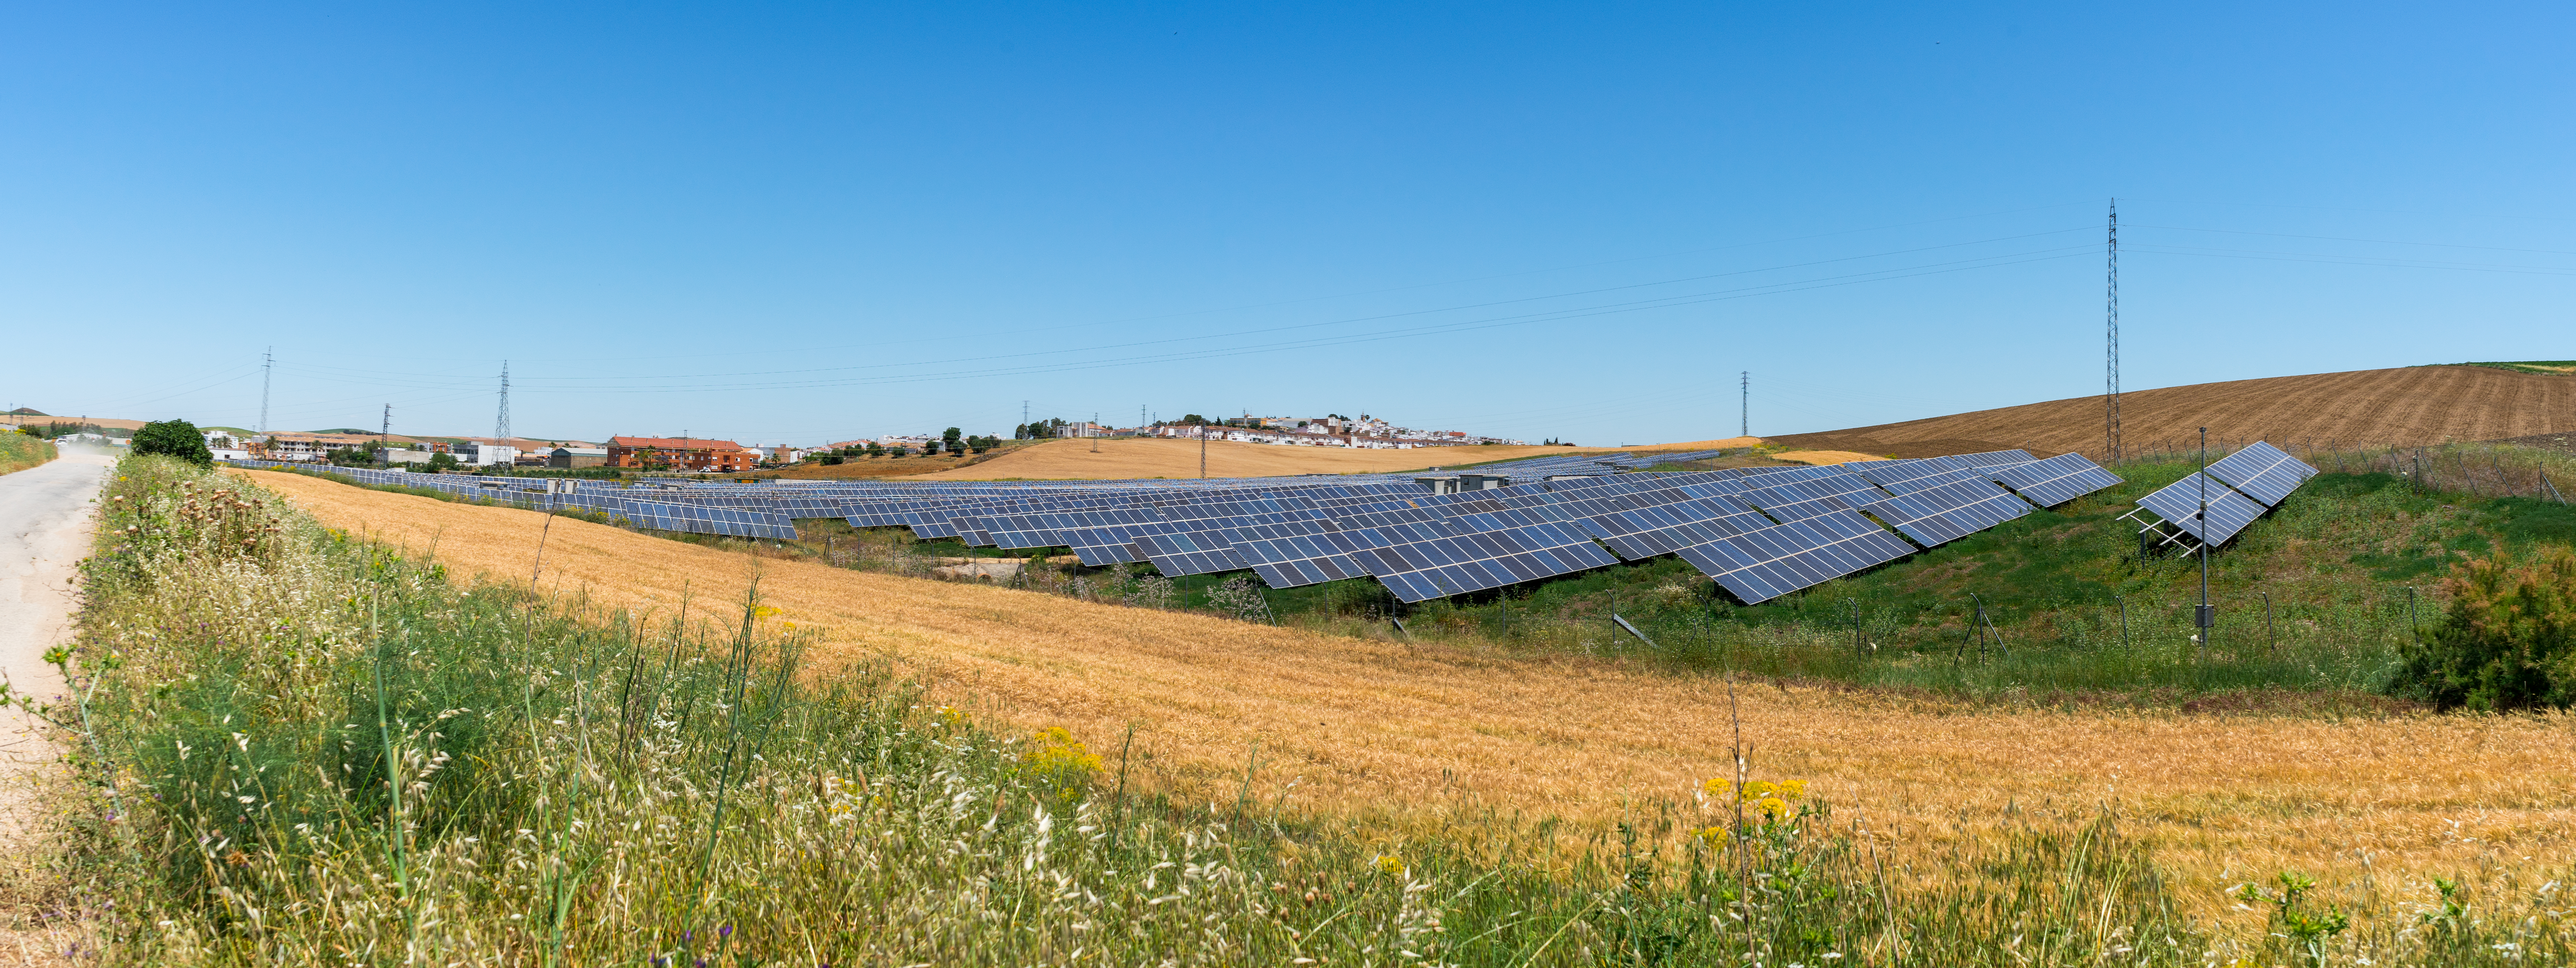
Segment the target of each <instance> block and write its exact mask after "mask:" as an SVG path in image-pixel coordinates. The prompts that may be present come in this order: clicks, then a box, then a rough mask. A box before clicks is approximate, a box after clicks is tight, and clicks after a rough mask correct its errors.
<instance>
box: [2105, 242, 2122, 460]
mask: <svg viewBox="0 0 2576 968" xmlns="http://www.w3.org/2000/svg"><path fill="white" fill-rule="evenodd" d="M2110 253H2111V255H2110V259H2111V265H2110V281H2109V283H2108V286H2109V291H2108V293H2107V295H2106V296H2105V300H2106V302H2107V305H2106V307H2105V320H2104V323H2103V349H2102V453H2103V455H2104V458H2103V459H2104V460H2108V461H2118V460H2119V459H2120V200H2119V199H2116V198H2115V199H2112V200H2111V244H2110Z"/></svg>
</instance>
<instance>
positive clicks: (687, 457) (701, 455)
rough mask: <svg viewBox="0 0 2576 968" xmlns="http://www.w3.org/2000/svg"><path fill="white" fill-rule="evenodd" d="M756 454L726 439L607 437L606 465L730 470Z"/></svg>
mask: <svg viewBox="0 0 2576 968" xmlns="http://www.w3.org/2000/svg"><path fill="white" fill-rule="evenodd" d="M759 459H760V455H758V454H754V453H750V452H747V451H745V450H743V447H742V445H741V444H737V443H734V442H733V441H730V440H702V439H699V438H695V437H610V438H608V466H610V467H634V468H642V469H645V470H671V471H706V472H709V473H716V474H730V473H733V472H735V471H745V470H750V469H751V465H752V464H753V462H755V461H758V460H759Z"/></svg>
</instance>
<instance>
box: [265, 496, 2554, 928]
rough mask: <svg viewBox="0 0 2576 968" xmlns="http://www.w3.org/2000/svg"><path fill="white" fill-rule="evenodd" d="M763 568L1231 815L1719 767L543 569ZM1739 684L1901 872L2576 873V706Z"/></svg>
mask: <svg viewBox="0 0 2576 968" xmlns="http://www.w3.org/2000/svg"><path fill="white" fill-rule="evenodd" d="M238 473H240V474H241V476H242V477H243V478H245V479H247V480H252V481H256V482H258V483H260V484H262V485H265V486H267V487H269V488H272V489H274V490H276V491H278V492H280V493H282V494H285V495H287V496H288V497H289V499H290V500H291V501H292V502H293V503H295V504H296V505H297V506H299V507H302V508H303V509H305V510H306V511H309V512H311V513H312V514H313V515H314V516H316V517H318V518H320V519H321V520H322V521H323V522H324V523H325V524H328V525H331V526H333V527H338V528H343V529H349V530H351V531H353V532H357V533H360V534H362V535H366V536H371V537H374V538H376V539H379V540H382V541H385V542H387V543H389V544H394V545H399V546H403V547H407V548H409V549H410V550H411V552H412V553H414V554H419V553H421V552H423V551H424V550H425V549H428V548H431V547H433V546H434V547H435V548H436V554H437V556H438V558H439V560H440V561H441V562H443V563H445V564H446V565H448V566H449V568H450V570H451V571H452V572H454V573H455V574H458V575H460V576H470V575H476V574H483V575H488V576H491V577H492V579H493V580H497V581H504V582H510V583H514V584H516V583H524V582H526V581H527V580H528V576H529V570H530V567H531V565H532V564H533V563H534V557H533V556H534V552H535V548H536V544H537V537H538V532H539V529H540V527H542V526H543V525H544V516H543V515H539V514H537V513H534V512H529V511H518V510H511V509H506V508H493V507H479V506H473V505H465V504H451V503H443V502H439V501H434V500H431V499H428V498H422V497H412V496H407V495H397V494H387V493H382V492H377V491H368V490H362V489H359V488H354V487H349V486H345V485H340V484H333V483H329V482H326V481H321V480H317V479H313V478H308V477H301V476H295V475H289V474H277V473H267V472H238ZM755 568H760V569H763V570H764V572H765V574H764V577H763V579H762V582H761V590H762V593H763V595H764V597H765V598H766V600H767V602H768V603H769V604H771V605H774V606H777V607H780V608H782V609H784V610H785V613H784V614H783V615H781V616H780V617H779V618H780V620H783V621H792V622H795V623H798V625H799V626H800V627H802V628H804V629H806V630H807V631H809V632H813V633H816V634H818V635H819V636H820V638H821V640H822V641H821V644H820V645H819V647H818V652H820V653H821V654H824V655H839V656H844V657H878V658H882V659H884V660H888V661H892V662H895V663H896V664H897V665H898V666H899V667H901V668H904V669H906V670H908V671H910V672H913V673H915V674H918V675H921V676H924V677H926V678H927V679H929V680H931V681H932V682H934V683H935V684H936V685H935V688H936V689H937V690H939V692H940V693H941V694H942V695H941V698H942V699H943V700H944V701H950V702H957V703H961V704H971V708H973V709H975V710H977V712H976V715H978V716H979V717H982V718H985V719H987V720H989V721H995V722H999V723H1002V724H1006V725H1009V726H1015V727H1018V728H1024V729H1025V728H1033V727H1043V726H1053V725H1062V726H1066V727H1068V728H1070V729H1071V730H1072V731H1073V732H1074V734H1075V735H1076V736H1077V737H1079V738H1080V739H1082V740H1084V741H1086V742H1088V743H1089V744H1091V748H1092V749H1094V750H1098V751H1105V752H1108V753H1110V754H1111V755H1113V756H1114V755H1115V751H1116V750H1117V749H1118V747H1119V742H1120V738H1121V736H1122V735H1123V734H1124V732H1125V730H1126V729H1127V728H1128V727H1129V726H1130V725H1131V724H1132V725H1134V726H1136V727H1137V732H1136V740H1135V742H1136V749H1137V757H1138V758H1137V761H1136V762H1137V764H1138V768H1137V769H1138V772H1137V779H1138V782H1141V783H1148V784H1153V785H1157V786H1160V787H1162V788H1165V789H1170V790H1175V791H1180V792H1185V793H1201V794H1213V795H1216V796H1220V797H1222V798H1225V799H1226V800H1227V801H1228V802H1232V800H1233V798H1235V797H1236V796H1237V795H1238V793H1237V787H1236V786H1235V784H1237V783H1239V782H1242V780H1243V778H1244V772H1245V771H1244V766H1245V763H1246V761H1247V758H1248V757H1249V755H1250V753H1251V750H1252V749H1253V746H1254V744H1255V743H1256V742H1257V743H1258V744H1259V750H1260V752H1259V756H1260V764H1261V765H1260V768H1259V770H1258V771H1257V773H1256V775H1255V776H1253V777H1252V779H1251V783H1252V795H1253V796H1255V797H1259V798H1262V799H1263V800H1271V799H1274V798H1280V797H1284V798H1285V803H1286V805H1287V809H1289V810H1291V811H1296V810H1308V811H1322V812H1337V813H1365V814H1382V815H1391V816H1393V817H1396V818H1398V819H1403V818H1414V819H1415V820H1418V821H1419V822H1420V825H1419V826H1416V827H1414V828H1413V829H1419V830H1424V831H1426V832H1428V833H1430V834H1431V835H1437V827H1436V824H1437V823H1438V818H1439V817H1441V816H1443V815H1445V814H1448V813H1451V812H1453V811H1454V812H1471V813H1472V812H1477V811H1482V810H1486V809H1493V810H1496V811H1499V812H1501V813H1503V814H1504V815H1512V814H1519V815H1522V816H1525V817H1532V818H1535V817H1538V816H1543V815H1553V816H1557V817H1562V818H1566V819H1568V820H1572V821H1575V822H1577V823H1582V824H1593V825H1606V824H1607V823H1608V822H1609V821H1612V820H1616V819H1618V818H1619V817H1621V816H1622V815H1623V812H1626V811H1634V810H1638V809H1646V810H1652V809H1654V808H1653V807H1652V806H1648V805H1650V804H1653V803H1655V802H1657V801H1660V800H1665V799H1684V800H1685V801H1686V798H1687V796H1688V791H1689V789H1690V788H1691V787H1692V786H1693V785H1694V784H1696V783H1698V782H1700V781H1702V780H1705V779H1707V778H1709V777H1713V776H1718V775H1721V774H1723V773H1725V772H1727V771H1728V770H1729V769H1730V767H1729V765H1728V759H1727V743H1728V737H1729V735H1730V722H1729V719H1728V708H1729V706H1730V696H1729V691H1728V690H1727V688H1726V687H1725V685H1724V683H1723V682H1722V681H1720V680H1716V679H1710V678H1693V677H1683V676H1676V675H1670V674H1664V673H1657V672H1652V671H1648V670H1645V669H1641V668H1638V667H1635V666H1632V665H1629V664H1626V663H1623V662H1620V661H1617V660H1615V659H1606V658H1557V659H1546V660H1533V659H1524V658H1515V657H1511V656H1505V655H1496V654H1484V653H1475V652H1468V651H1462V650H1458V649H1452V648H1448V647H1442V646H1431V645H1413V644H1407V643H1400V642H1389V641H1373V640H1362V639H1351V638H1340V637H1331V636H1325V635H1321V634H1317V633H1312V632H1306V631H1301V630H1296V629H1281V628H1272V627H1268V626H1259V625H1250V624H1245V623H1240V622H1231V621H1225V620H1221V619H1216V618H1209V617H1204V616H1198V615H1190V614H1180V613H1169V612H1158V611H1149V610H1142V609H1131V608H1125V607H1121V606H1116V605H1104V604H1093V603H1088V602H1082V601H1075V600H1070V599H1066V598H1061V597H1055V596H1050V595H1045V594H1041V593H1035V592H1023V591H1013V590H1009V589H1004V588H996V587H990V586H984V585H969V584H947V583H939V582H931V581H923V580H917V579H908V578H899V577H893V576H888V575H879V574H868V573H861V572H853V571H846V570H841V569H834V568H829V567H826V566H823V565H819V564H811V563H802V562H787V561H775V560H769V561H755V560H754V559H751V558H748V557H746V556H744V555H742V554H739V553H729V552H725V551H720V550H716V549H712V548H707V547H703V546H699V545H692V544H683V543H679V542H675V541H667V540H662V539H658V538H652V537H648V536H644V535H639V534H634V533H631V532H627V531H621V530H617V529H614V528H610V527H606V526H602V525H595V524H589V523H585V522H580V521H571V520H557V521H555V522H554V524H553V533H552V535H551V537H550V538H549V540H548V542H547V544H546V551H545V572H544V578H543V581H542V582H541V584H542V585H543V587H545V588H547V589H549V590H552V591H554V592H555V593H557V594H560V595H564V596H567V597H570V596H575V595H587V596H588V597H589V600H590V601H591V602H592V603H593V604H595V605H604V606H607V607H613V608H637V609H651V610H653V612H654V614H655V615H656V616H659V617H662V618H667V617H668V616H669V615H670V614H671V613H672V612H673V610H674V609H676V608H678V607H679V604H680V602H681V599H682V596H683V595H684V594H694V595H695V596H696V597H695V599H694V602H695V608H696V609H697V610H698V611H697V613H696V614H702V615H703V614H709V613H711V612H716V611H718V610H720V609H724V608H726V607H727V606H725V605H723V604H721V603H723V602H724V601H725V600H726V599H735V600H736V601H738V598H736V597H737V596H739V595H740V594H741V593H742V591H743V588H744V586H745V584H746V582H747V581H748V580H749V578H750V576H751V574H752V572H753V570H754V569H755ZM731 607H732V608H735V609H738V608H739V607H740V606H739V605H738V604H737V605H733V606H731ZM733 614H737V615H738V614H739V612H738V611H736V612H734V613H733ZM1735 692H1736V697H1735V698H1736V700H1737V701H1740V704H1741V708H1742V715H1743V729H1744V735H1745V737H1746V738H1747V739H1749V740H1751V741H1753V742H1754V743H1755V744H1756V751H1755V754H1754V770H1755V775H1756V776H1757V777H1775V778H1805V779H1808V780H1810V781H1812V783H1813V785H1814V786H1813V789H1814V791H1815V792H1816V793H1817V794H1819V795H1821V796H1823V797H1824V798H1826V799H1827V800H1829V801H1831V802H1832V803H1833V804H1834V808H1835V811H1836V816H1837V818H1838V819H1845V820H1849V819H1860V820H1865V821H1866V824H1867V826H1868V827H1869V828H1870V829H1871V830H1873V831H1876V832H1878V836H1880V837H1882V838H1883V839H1882V841H1881V843H1883V844H1884V847H1883V849H1885V850H1888V851H1891V852H1893V853H1894V854H1896V855H1897V856H1896V857H1895V858H1893V859H1891V860H1890V861H1889V865H1890V866H1891V867H1895V866H1898V865H1900V864H1902V863H1903V861H1904V859H1906V858H1908V857H1921V856H1929V855H1931V854H1933V853H1935V852H1938V851H1941V850H1942V849H1943V848H1944V845H1945V844H1946V843H1947V842H1948V840H1949V839H1950V838H1954V837H1960V836H1978V835H1979V832H1980V831H1984V830H1989V829H1992V828H1993V827H1995V826H1996V825H1998V824H2002V823H2005V822H2008V821H2007V818H2008V817H2011V816H2012V815H2013V812H2014V811H2015V810H2016V809H2018V810H2022V811H2041V812H2049V811H2063V812H2065V813H2067V814H2070V815H2073V816H2076V817H2087V816H2090V815H2092V813H2093V812H2094V811H2098V810H2101V809H2105V808H2112V809H2117V810H2118V811H2120V813H2121V815H2122V826H2123V828H2124V829H2125V830H2127V831H2128V832H2129V833H2131V834H2133V835H2142V836H2144V837H2145V838H2146V840H2147V842H2149V843H2151V844H2153V845H2154V849H2155V850H2156V851H2157V852H2158V855H2159V857H2160V858H2161V859H2162V860H2163V861H2164V862H2165V863H2166V864H2168V865H2170V867H2171V868H2172V869H2173V870H2174V871H2175V872H2177V874H2179V875H2180V876H2181V877H2182V879H2183V883H2182V884H2181V885H2180V886H2181V888H2182V896H2183V897H2184V898H2186V899H2187V903H2191V904H2194V905H2198V906H2200V910H2199V911H2198V912H2196V913H2201V914H2210V915H2218V914H2226V913H2227V912H2229V911H2231V910H2233V908H2232V902H2230V901H2228V900H2226V898H2225V895H2224V891H2225V889H2226V888H2227V887H2229V886H2231V885H2232V884H2233V883H2235V882H2237V881H2242V880H2244V879H2246V878H2249V877H2254V876H2260V875H2261V874H2262V873H2264V872H2269V871H2276V870H2298V871H2304V872H2306V873H2309V874H2311V875H2317V876H2319V877H2320V879H2322V880H2324V881H2326V882H2327V883H2329V884H2353V883H2358V882H2360V881H2361V880H2362V879H2364V878H2366V877H2374V876H2375V877H2377V878H2379V879H2381V880H2383V881H2387V882H2388V883H2392V884H2402V883H2409V882H2415V883H2421V882H2423V881H2424V879H2426V878H2429V877H2431V876H2433V875H2442V876H2457V875H2458V874H2460V873H2462V872H2467V871H2475V870H2483V871H2489V872H2493V871H2497V870H2500V869H2502V870H2514V871H2522V872H2526V873H2528V874H2530V875H2533V876H2532V877H2531V882H2532V883H2537V882H2538V881H2539V880H2542V879H2545V876H2554V874H2555V873H2556V872H2557V871H2560V870H2563V868H2564V866H2565V865H2566V864H2568V863H2569V862H2571V861H2576V841H2571V838H2576V795H2571V794H2572V793H2576V764H2571V761H2570V759H2569V756H2568V752H2567V751H2568V749H2569V740H2570V737H2571V735H2576V720H2571V719H2570V718H2569V717H2566V716H2563V715H2537V716H2456V717H2435V716H2429V715H2405V716H2394V717H2386V718H2367V717H2352V718H2345V719H2340V720H2333V721H2328V720H2321V719H2306V718H2295V717H2282V716H2266V715H2229V716H2219V715H2210V716H2200V715H2185V714H2142V713H2132V712H2118V711H2096V712H2080V713H2068V712H2041V711H2036V710H2032V711H1997V710H1995V709H1992V708H1990V707H1981V708H1969V707H1959V706H1953V705H1948V704H1944V703H1941V702H1937V701H1932V700H1926V699H1921V698H1909V697H1904V696H1887V695H1868V694H1854V693H1848V692H1829V691H1821V690H1812V689H1798V688H1776V687H1773V686H1768V685H1764V686H1752V687H1742V688H1739V689H1737V690H1736V691H1735ZM1148 757H1150V759H1148ZM2227 916H2230V917H2234V916H2237V915H2235V914H2227Z"/></svg>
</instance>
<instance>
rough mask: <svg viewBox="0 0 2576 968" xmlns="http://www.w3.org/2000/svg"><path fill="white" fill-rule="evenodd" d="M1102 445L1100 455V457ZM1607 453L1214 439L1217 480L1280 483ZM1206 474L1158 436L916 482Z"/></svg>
mask: <svg viewBox="0 0 2576 968" xmlns="http://www.w3.org/2000/svg"><path fill="white" fill-rule="evenodd" d="M1094 444H1097V445H1098V447H1099V453H1093V452H1092V449H1093V445H1094ZM1613 449H1626V450H1639V449H1641V448H1634V447H1630V448H1600V447H1590V448H1581V447H1425V448H1419V449H1415V450H1353V449H1350V448H1344V447H1287V446H1281V445H1278V444H1244V443H1235V442H1232V441H1214V440H1211V441H1209V442H1208V444H1207V476H1209V477H1279V476H1284V475H1289V474H1385V473H1394V472H1400V471H1412V470H1421V469H1423V468H1427V467H1442V466H1449V465H1455V464H1466V463H1481V462H1484V461H1489V460H1510V459H1513V458H1518V457H1545V456H1551V455H1558V454H1587V453H1607V452H1609V451H1610V450H1613ZM1197 476H1199V442H1198V441H1195V440H1162V439H1155V438H1146V439H1128V440H1111V439H1101V440H1097V441H1093V440H1054V441H1048V442H1046V443H1043V444H1037V445H1034V446H1030V447H1021V448H1016V449H1014V450H1012V451H1011V452H1010V453H1007V454H1002V455H1000V456H997V457H994V458H993V459H991V460H988V461H985V462H983V463H980V464H976V465H974V466H972V467H963V468H959V469H957V470H953V471H942V472H940V473H936V474H920V475H916V476H914V477H913V478H911V479H913V480H926V481H992V480H1002V479H1005V478H1025V479H1029V480H1076V481H1106V480H1125V479H1131V478H1146V477H1170V478H1185V477H1197Z"/></svg>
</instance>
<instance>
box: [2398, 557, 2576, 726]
mask: <svg viewBox="0 0 2576 968" xmlns="http://www.w3.org/2000/svg"><path fill="white" fill-rule="evenodd" d="M2442 588H2443V590H2444V591H2446V592H2448V593H2449V594H2450V596H2451V614H2450V617H2449V619H2448V620H2446V621H2444V622H2443V623H2442V625H2441V626H2440V627H2439V628H2436V629H2435V630H2434V631H2433V635H2432V637H2431V638H2430V639H2429V640H2427V641H2425V642H2424V643H2422V644H2420V645H2417V646H2414V647H2411V648H2409V649H2407V650H2406V653H2405V657H2404V661H2403V662H2402V664H2400V665H2399V667H2398V669H2397V672H2396V675H2395V676H2394V677H2393V678H2392V679H2391V680H2390V683H2389V689H2388V691H2389V692H2391V693H2393V694H2395V695H2399V696H2404V697H2406V698H2411V699H2418V700H2421V701H2424V702H2429V703H2432V704H2433V705H2434V706H2436V707H2438V708H2441V709H2445V710H2448V709H2458V708H2462V707H2466V708H2469V709H2475V710H2482V711H2488V710H2501V709H2521V708H2528V707H2533V706H2554V707H2559V708H2564V707H2566V706H2568V705H2570V704H2571V703H2576V553H2571V552H2569V551H2568V550H2567V549H2564V548H2560V549H2556V550H2555V551H2553V552H2551V553H2550V554H2549V555H2548V556H2547V557H2544V558H2542V559H2540V560H2539V561H2536V562H2533V563H2531V564H2529V565H2526V566H2524V567H2519V568H2516V567H2512V566H2511V565H2509V564H2508V563H2507V562H2506V561H2505V559H2504V556H2502V555H2497V556H2495V557H2491V558H2486V559H2482V560H2479V561H2476V562H2472V563H2470V564H2469V565H2467V566H2466V567H2465V568H2464V569H2463V570H2462V571H2461V572H2460V573H2459V574H2455V575H2453V576H2452V577H2450V578H2447V579H2444V580H2443V582H2442Z"/></svg>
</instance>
